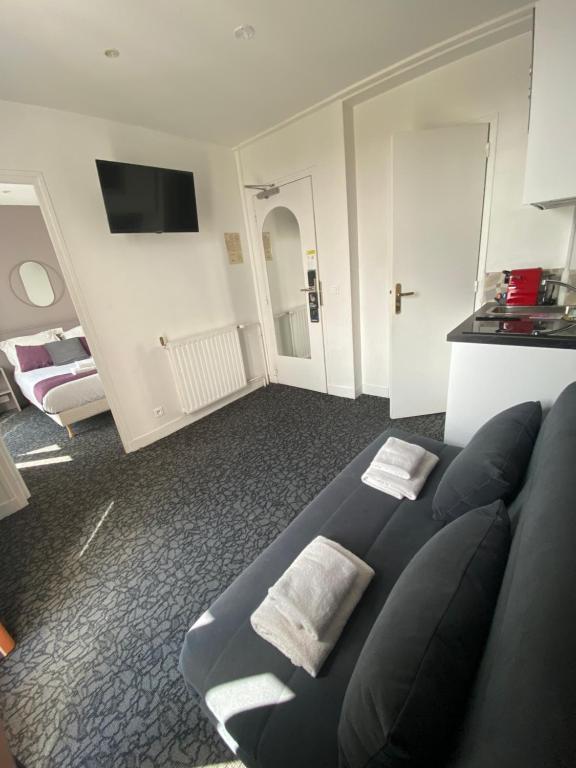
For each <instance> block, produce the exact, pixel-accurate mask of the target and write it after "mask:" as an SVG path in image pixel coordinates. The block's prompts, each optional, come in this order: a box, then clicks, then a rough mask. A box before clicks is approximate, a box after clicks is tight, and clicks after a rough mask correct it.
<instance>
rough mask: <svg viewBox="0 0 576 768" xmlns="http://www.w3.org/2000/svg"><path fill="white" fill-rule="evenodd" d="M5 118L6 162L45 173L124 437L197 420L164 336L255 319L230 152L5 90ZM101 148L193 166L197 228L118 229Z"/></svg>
mask: <svg viewBox="0 0 576 768" xmlns="http://www.w3.org/2000/svg"><path fill="white" fill-rule="evenodd" d="M0 125H1V126H2V141H1V142H0V168H4V169H16V170H34V171H41V172H42V174H43V175H44V178H45V180H46V183H47V186H48V190H49V193H50V197H51V200H52V203H53V206H54V209H55V212H56V215H57V219H58V222H59V224H60V227H61V230H62V233H63V237H64V240H65V243H66V246H67V249H68V251H69V254H70V261H71V268H72V272H73V276H72V277H73V281H75V283H76V286H77V289H78V292H79V298H80V301H79V302H76V303H77V310H78V314H79V317H80V320H81V321H82V322H83V323H84V324H85V325H86V330H87V331H88V335H89V338H90V343H91V345H92V346H93V348H94V353H95V357H96V360H97V362H99V364H100V367H101V372H102V377H103V380H104V385H105V388H106V392H107V394H108V395H109V397H110V399H111V401H112V404H113V410H114V415H115V416H116V417H117V423H118V424H119V426H120V427H121V435H122V438H123V441H124V444H125V446H126V447H127V448H132V447H135V446H139V445H143V444H145V443H147V442H151V441H152V440H154V439H156V438H157V437H159V436H161V435H162V434H165V433H167V432H169V431H172V430H173V429H176V428H178V427H179V426H182V425H183V424H184V423H186V422H187V421H190V420H193V419H191V418H190V417H188V419H184V418H183V417H182V416H181V413H180V408H179V405H178V400H177V394H176V391H175V388H174V385H173V382H172V379H171V375H170V372H169V366H168V361H167V359H166V357H165V353H164V351H163V350H162V349H161V348H160V345H159V342H158V337H159V336H160V335H162V334H164V335H167V336H168V337H169V338H170V337H173V338H175V337H178V336H182V335H187V334H190V333H194V332H200V331H203V330H207V329H211V328H217V327H220V326H225V325H228V324H232V323H234V322H236V321H252V320H255V319H256V307H255V301H254V293H253V286H252V277H251V274H250V266H249V263H248V259H246V261H245V263H244V264H241V265H229V264H228V261H227V257H226V252H225V249H224V244H223V233H224V232H225V231H231V232H241V234H242V240H243V246H244V250H245V251H247V244H246V239H245V232H244V225H243V214H242V209H241V200H240V196H239V194H238V186H237V177H236V168H235V161H234V155H233V152H232V151H231V150H228V149H224V148H222V147H217V146H215V145H211V144H206V143H202V142H198V141H193V140H186V139H181V138H178V137H175V136H171V135H168V134H162V133H158V132H155V131H150V130H146V129H140V128H135V127H132V126H128V125H123V124H120V123H113V122H109V121H106V120H100V119H96V118H89V117H84V116H80V115H75V114H71V113H66V112H59V111H56V110H49V109H44V108H40V107H33V106H28V105H22V104H15V103H11V102H0ZM95 158H104V159H111V160H123V161H127V162H134V163H143V164H148V165H158V166H164V167H168V168H180V169H183V170H190V171H193V172H194V174H195V182H196V194H197V202H198V213H199V222H200V232H199V233H197V234H184V233H180V234H167V235H111V234H110V232H109V230H108V225H107V221H106V216H105V212H104V206H103V203H102V196H101V193H100V188H99V185H98V181H97V176H96V169H95V165H94V160H95ZM71 292H72V294H73V298H75V299H76V298H78V297H76V296H74V290H72V291H71ZM103 362H105V367H104V366H102V363H103ZM155 406H163V407H164V416H163V417H161V418H155V417H154V415H153V408H154V407H155Z"/></svg>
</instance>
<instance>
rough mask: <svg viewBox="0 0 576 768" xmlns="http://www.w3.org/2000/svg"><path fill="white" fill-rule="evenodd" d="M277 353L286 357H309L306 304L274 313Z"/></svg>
mask: <svg viewBox="0 0 576 768" xmlns="http://www.w3.org/2000/svg"><path fill="white" fill-rule="evenodd" d="M274 325H275V328H276V340H277V345H278V346H279V347H280V346H281V347H282V349H278V354H281V355H287V356H288V357H308V358H309V357H310V334H309V332H308V306H307V305H306V304H302V305H301V306H300V307H294V309H289V310H287V311H286V312H280V314H278V315H274Z"/></svg>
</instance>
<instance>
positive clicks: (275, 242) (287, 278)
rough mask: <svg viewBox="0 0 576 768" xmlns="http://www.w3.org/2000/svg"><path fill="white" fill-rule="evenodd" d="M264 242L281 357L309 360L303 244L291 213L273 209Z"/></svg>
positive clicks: (266, 223)
mask: <svg viewBox="0 0 576 768" xmlns="http://www.w3.org/2000/svg"><path fill="white" fill-rule="evenodd" d="M262 243H263V246H264V256H265V259H266V273H267V275H268V286H269V292H270V302H271V305H272V314H273V315H274V330H275V333H276V346H277V349H278V354H279V355H283V356H284V357H303V358H310V331H309V328H308V305H307V301H306V299H307V294H306V293H305V292H303V291H302V290H301V289H302V243H301V240H300V227H299V226H298V220H297V219H296V216H294V214H293V213H292V211H291V210H289V209H288V208H284V207H278V208H274V209H273V210H272V211H270V212H269V213H268V215H267V216H266V218H265V220H264V225H263V227H262Z"/></svg>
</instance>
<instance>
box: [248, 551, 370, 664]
mask: <svg viewBox="0 0 576 768" xmlns="http://www.w3.org/2000/svg"><path fill="white" fill-rule="evenodd" d="M327 541H329V540H328V539H327ZM330 546H333V547H335V548H336V549H338V551H340V552H341V553H342V554H344V555H345V556H346V557H348V558H349V559H350V561H351V562H352V563H353V564H354V566H355V567H356V569H357V574H356V579H355V580H354V583H353V584H352V586H351V588H350V590H349V592H348V594H347V595H346V597H345V598H344V601H343V602H342V603H341V604H340V607H339V609H338V610H337V612H336V614H335V615H334V617H333V619H332V621H331V622H330V624H329V626H328V627H327V629H326V632H325V635H324V638H323V639H322V640H317V639H316V638H315V637H313V636H312V635H311V634H310V633H309V632H307V631H306V630H305V629H304V628H303V627H302V628H298V627H296V626H295V625H294V624H293V623H292V622H291V621H289V620H288V619H287V618H286V616H284V615H283V614H282V613H281V612H280V611H279V610H278V608H277V607H276V606H275V605H274V603H273V602H272V600H271V599H270V597H269V596H266V598H265V599H264V601H263V602H262V603H261V604H260V605H259V606H258V608H257V609H256V610H255V611H254V613H253V614H252V616H251V617H250V623H251V624H252V628H253V629H254V631H255V632H256V633H257V634H258V635H260V637H262V638H263V639H264V640H267V641H268V642H269V643H271V644H272V645H273V646H274V647H275V648H277V649H278V650H279V651H280V652H281V653H283V654H284V656H287V657H288V658H289V659H290V661H291V662H292V664H294V665H295V666H297V667H302V668H303V669H305V670H306V672H308V674H309V675H311V676H312V677H316V676H317V674H318V672H319V671H320V669H321V667H322V665H323V664H324V662H325V661H326V659H327V657H328V655H329V653H330V652H331V651H332V649H333V648H334V646H335V645H336V643H337V641H338V638H339V637H340V635H341V634H342V630H343V629H344V627H345V626H346V622H347V621H348V619H349V618H350V615H351V614H352V611H353V610H354V608H355V607H356V605H357V604H358V601H359V600H360V598H361V597H362V595H363V594H364V591H365V590H366V587H367V586H368V584H370V581H371V580H372V577H373V576H374V571H373V570H372V568H370V566H369V565H367V564H366V563H365V562H364V561H363V560H361V559H360V558H359V557H356V555H354V554H353V553H352V552H349V551H348V550H347V549H344V547H341V546H340V545H339V544H337V543H336V542H334V541H330Z"/></svg>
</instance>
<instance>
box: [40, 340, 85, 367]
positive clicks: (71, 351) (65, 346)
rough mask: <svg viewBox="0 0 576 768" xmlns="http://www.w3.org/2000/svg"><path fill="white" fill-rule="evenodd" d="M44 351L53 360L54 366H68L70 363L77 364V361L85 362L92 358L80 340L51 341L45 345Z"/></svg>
mask: <svg viewBox="0 0 576 768" xmlns="http://www.w3.org/2000/svg"><path fill="white" fill-rule="evenodd" d="M44 349H45V350H46V351H47V352H48V354H49V355H50V357H51V358H52V362H53V363H54V365H67V364H68V363H75V362H76V360H85V359H86V358H87V357H90V355H89V354H88V352H86V350H85V349H84V346H83V345H82V342H81V341H80V339H63V340H62V341H51V342H49V343H48V344H44Z"/></svg>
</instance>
